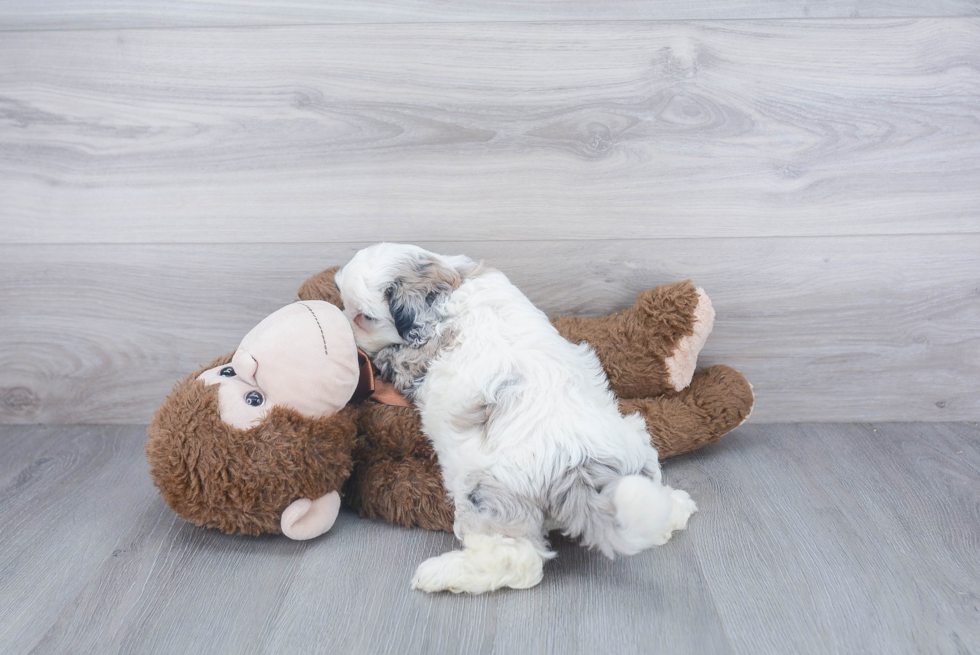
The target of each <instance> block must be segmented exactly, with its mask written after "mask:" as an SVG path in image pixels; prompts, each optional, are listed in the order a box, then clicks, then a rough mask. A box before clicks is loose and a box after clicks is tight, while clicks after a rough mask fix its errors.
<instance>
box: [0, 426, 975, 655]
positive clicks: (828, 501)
mask: <svg viewBox="0 0 980 655" xmlns="http://www.w3.org/2000/svg"><path fill="white" fill-rule="evenodd" d="M144 430H145V427H144V426H122V427H107V426H96V427H77V426H60V427H46V428H38V427H33V426H31V427H28V426H0V444H2V446H3V447H4V448H5V453H7V452H11V453H14V455H13V457H5V458H3V461H2V462H0V474H2V475H3V476H5V477H3V480H2V482H0V567H2V569H0V570H2V572H3V578H2V579H3V582H4V584H2V585H0V619H2V620H0V636H2V638H3V639H4V642H3V643H4V652H5V653H11V654H12V655H20V654H22V653H28V652H30V653H37V654H39V655H41V654H47V653H64V652H98V653H104V654H106V655H112V654H114V653H140V654H143V655H150V654H153V653H184V652H187V653H204V652H207V653H215V654H221V653H283V652H290V653H300V652H338V653H339V652H344V653H377V654H395V653H398V654H402V653H404V654H406V655H413V654H414V653H474V652H480V653H495V654H509V653H529V652H535V653H546V654H548V653H562V654H567V655H578V654H580V653H583V654H594V653H597V652H616V653H650V652H664V653H672V654H673V655H688V654H692V655H693V654H697V655H702V654H703V653H722V654H728V653H731V654H735V655H769V654H776V655H782V654H784V653H789V652H792V653H798V654H800V655H809V654H811V653H812V654H823V653H828V652H834V653H842V654H851V653H854V654H864V653H871V652H873V653H882V654H892V653H913V652H922V653H939V654H945V653H951V654H952V653H971V652H976V651H977V650H978V649H980V628H978V627H977V626H980V621H978V618H980V615H978V609H977V607H978V605H977V597H976V590H977V589H978V588H980V571H978V569H977V568H976V566H975V554H976V552H977V547H978V545H980V520H978V519H980V514H978V507H980V485H978V484H977V483H978V482H980V426H978V425H977V424H976V423H951V424H881V425H855V424H850V425H833V424H823V425H793V426H789V425H781V426H771V425H751V426H743V427H741V428H739V429H738V430H736V431H735V432H734V433H732V434H731V435H729V436H727V437H725V439H723V440H722V441H721V442H720V443H718V444H714V445H712V446H708V447H707V448H704V449H702V450H701V451H698V452H696V453H692V454H690V455H686V456H684V457H680V458H676V459H674V460H671V461H670V462H668V463H667V464H666V466H665V475H666V477H667V478H668V479H669V481H670V482H671V483H672V484H674V485H676V486H679V487H682V488H685V489H687V490H689V491H690V492H691V494H692V495H693V496H694V497H695V499H696V500H697V502H698V504H699V506H700V512H699V513H698V514H697V515H695V517H694V518H693V519H692V523H691V526H690V529H689V530H688V531H686V532H682V533H678V534H677V535H675V537H674V539H672V540H671V542H670V543H668V544H667V545H666V546H665V547H662V548H656V549H653V550H651V551H647V552H644V553H641V554H639V555H637V556H634V557H629V558H621V559H619V560H616V561H609V560H606V559H605V558H603V557H602V556H601V555H599V554H597V553H591V552H588V551H585V550H583V549H580V548H578V547H577V546H576V545H574V544H572V543H569V542H567V541H565V540H562V539H560V538H558V537H555V538H554V539H553V544H554V545H555V547H556V549H557V551H558V558H557V559H556V560H554V561H552V562H550V563H549V564H548V565H547V566H546V572H545V579H544V581H543V583H542V584H541V585H540V586H538V587H536V588H534V589H530V590H526V591H504V592H499V593H495V594H490V595H485V596H480V597H468V596H455V595H452V594H442V595H436V596H429V595H423V594H421V593H419V592H412V591H410V590H409V588H408V583H409V580H410V578H411V574H412V571H413V570H414V568H415V566H416V565H417V564H418V563H419V562H421V561H422V560H423V559H424V558H426V557H429V556H432V555H436V554H439V553H442V552H445V551H447V550H450V549H452V548H454V547H455V542H454V539H453V537H452V536H451V535H448V534H445V533H431V532H424V531H421V530H405V529H401V528H396V527H394V526H391V525H388V524H385V523H381V522H378V521H369V520H360V519H358V518H356V516H354V515H352V514H350V513H348V512H346V511H345V512H342V513H341V515H340V517H339V519H338V522H337V524H336V526H335V527H334V528H333V530H332V531H331V532H330V533H328V534H327V535H324V536H323V537H321V538H318V539H315V540H312V541H308V542H291V541H289V540H287V539H284V538H282V537H271V536H270V537H262V538H251V537H230V536H226V535H222V534H220V533H217V532H215V531H212V530H202V529H198V528H195V527H193V526H191V525H189V524H186V523H184V522H182V521H180V520H178V519H176V518H175V517H174V516H173V514H172V513H171V512H170V510H169V508H167V507H166V505H165V504H164V503H163V501H162V500H160V499H159V497H157V496H156V494H155V490H154V489H153V487H152V484H151V482H150V478H149V475H148V473H147V472H146V469H145V463H144V461H143V454H142V441H143V438H144ZM25 444H32V447H30V448H27V447H25ZM110 452H111V456H108V455H109V453H110ZM49 457H50V458H51V459H46V458H49ZM42 460H45V461H42ZM11 474H14V479H17V480H20V482H19V483H17V484H13V485H12V484H11V483H10V480H11V477H10V475H11ZM25 517H31V518H30V520H26V521H25Z"/></svg>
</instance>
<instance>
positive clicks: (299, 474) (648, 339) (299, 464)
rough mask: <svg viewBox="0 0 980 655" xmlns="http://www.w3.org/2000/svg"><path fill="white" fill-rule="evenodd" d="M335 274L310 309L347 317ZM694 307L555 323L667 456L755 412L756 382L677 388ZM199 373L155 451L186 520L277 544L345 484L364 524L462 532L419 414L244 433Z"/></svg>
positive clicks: (286, 422)
mask: <svg viewBox="0 0 980 655" xmlns="http://www.w3.org/2000/svg"><path fill="white" fill-rule="evenodd" d="M336 270H337V268H331V269H328V270H326V271H323V272H322V273H319V274H317V275H314V276H313V277H311V278H310V279H309V280H307V281H306V282H305V283H304V284H303V286H302V287H301V288H300V290H299V297H300V300H326V301H327V302H331V303H333V304H335V305H337V306H338V307H341V308H342V307H343V305H342V304H341V301H340V292H339V291H338V290H337V287H336V286H335V285H334V282H333V278H334V273H335V272H336ZM697 300H698V299H697V293H696V290H695V288H694V286H693V285H692V284H691V283H690V282H681V283H678V284H670V285H664V286H661V287H657V288H656V289H650V290H648V291H644V292H643V293H641V294H640V295H639V296H638V298H637V302H636V304H635V305H634V306H633V307H631V308H629V309H627V310H624V311H622V312H619V313H617V314H613V315H611V316H606V317H602V318H559V319H556V320H555V321H554V324H555V326H556V327H557V328H558V330H559V332H561V333H562V335H563V336H564V337H565V338H567V339H569V340H571V341H574V342H577V343H582V342H588V343H589V344H591V345H592V347H593V348H595V350H596V352H597V353H598V354H599V359H600V361H601V362H602V364H603V367H604V368H605V369H606V373H607V375H608V376H609V382H610V386H611V388H612V389H613V390H614V391H615V392H616V393H617V394H618V395H619V397H620V398H621V400H620V408H621V410H622V411H623V412H624V413H633V412H640V414H641V415H642V416H643V417H644V419H645V420H646V423H647V429H648V430H649V432H650V435H651V440H652V442H653V444H654V446H655V447H656V448H657V450H658V452H659V454H660V458H661V459H664V458H666V457H673V456H675V455H680V454H683V453H686V452H690V451H692V450H695V449H696V448H700V447H701V446H704V445H706V444H709V443H712V442H715V441H718V440H719V439H720V438H721V437H722V436H723V435H724V434H725V433H727V432H729V431H731V430H732V429H733V428H735V427H736V426H737V425H739V424H740V423H741V422H742V421H744V420H745V418H746V417H747V416H748V414H749V412H750V411H751V409H752V404H753V401H754V399H753V395H752V388H751V386H750V385H749V384H748V382H747V381H746V380H745V378H744V377H743V376H742V375H741V373H739V372H738V371H736V370H734V369H732V368H729V367H727V366H714V367H711V368H709V369H705V370H701V371H698V372H697V373H695V375H694V379H693V380H692V382H691V385H690V386H689V387H688V388H686V389H684V390H682V391H680V392H675V391H673V390H670V389H668V386H667V377H668V376H667V370H666V366H665V364H664V360H665V359H666V358H667V357H669V356H670V355H671V353H672V351H673V349H674V347H675V346H676V344H677V341H678V340H679V339H680V338H681V337H683V336H685V335H689V334H691V333H692V332H693V325H694V318H693V312H694V308H695V306H696V305H697ZM229 359H230V358H229V357H225V358H222V359H220V360H216V361H215V362H213V363H212V364H211V365H209V366H208V367H207V368H211V367H213V366H218V365H220V364H223V363H226V362H227V361H228V360H229ZM198 374H199V373H197V374H194V375H192V376H190V377H189V378H187V379H186V380H184V381H183V382H181V383H180V384H179V385H178V386H177V387H176V388H175V389H174V392H173V393H172V394H171V395H170V397H169V398H168V399H167V401H166V402H165V403H164V405H163V406H162V407H161V408H160V409H159V410H158V411H157V414H156V416H155V417H154V420H153V424H152V425H151V426H150V430H149V442H148V443H147V457H148V458H149V460H150V464H151V473H152V474H153V477H154V480H155V482H156V484H157V486H158V487H159V488H160V492H161V494H162V495H163V496H164V498H165V499H166V500H167V502H168V503H169V504H170V506H171V507H172V508H173V509H174V511H175V512H177V514H178V515H179V516H181V517H182V518H184V519H187V520H189V521H192V522H194V523H196V524H197V525H206V526H209V527H216V528H218V529H220V530H224V531H225V532H240V533H243V534H259V533H262V532H276V533H278V532H279V517H280V514H281V513H282V510H283V509H284V508H285V507H286V506H288V505H289V503H291V502H292V501H294V500H296V499H298V498H318V497H320V496H322V495H323V494H325V493H327V492H329V491H333V490H338V489H341V487H343V491H344V502H345V504H346V505H348V506H349V507H352V508H354V509H356V510H358V511H359V512H360V514H361V516H364V517H370V518H379V519H385V520H387V521H390V522H392V523H396V524H398V525H403V526H406V527H413V526H418V527H422V528H425V529H428V530H447V531H451V530H452V525H453V507H452V503H451V502H450V501H449V499H448V498H447V496H446V493H445V489H444V487H443V484H442V474H441V471H440V468H439V463H438V461H437V460H436V456H435V452H434V451H433V449H432V446H431V445H430V443H429V441H428V439H427V438H426V437H425V435H424V434H422V430H421V427H420V421H419V414H418V412H417V411H416V410H415V409H413V408H409V407H392V406H388V405H379V404H377V403H374V402H371V401H368V402H365V403H361V404H358V405H348V406H347V407H346V408H344V409H343V410H341V411H340V412H339V413H338V414H336V415H335V416H333V417H329V418H325V419H315V420H314V419H306V418H304V417H302V416H300V415H299V414H297V413H296V412H292V411H291V410H286V409H282V408H276V409H274V410H273V411H272V413H271V414H270V415H269V417H268V418H267V419H266V420H265V421H263V423H261V424H260V425H258V426H256V427H255V428H252V429H251V430H247V431H242V430H236V429H234V428H231V427H229V426H227V425H226V424H224V423H222V422H221V420H220V418H219V416H218V405H217V394H216V393H215V390H214V388H206V387H205V386H204V384H203V383H201V382H198V381H197V380H196V378H197V375H198ZM355 433H356V435H357V436H356V438H355ZM345 482H346V486H345Z"/></svg>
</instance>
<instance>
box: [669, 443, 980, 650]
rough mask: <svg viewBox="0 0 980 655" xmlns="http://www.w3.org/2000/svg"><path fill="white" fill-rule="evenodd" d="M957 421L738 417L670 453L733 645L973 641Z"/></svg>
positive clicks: (971, 464) (976, 631)
mask: <svg viewBox="0 0 980 655" xmlns="http://www.w3.org/2000/svg"><path fill="white" fill-rule="evenodd" d="M957 428H959V429H960V430H961V431H962V432H964V433H966V434H961V435H957V434H956V433H955V431H954V430H950V429H949V428H945V427H943V426H940V425H926V424H882V425H872V426H860V425H820V426H815V425H803V426H753V427H751V428H750V427H748V426H746V428H745V429H743V430H740V431H739V432H738V433H736V434H733V435H731V436H730V437H726V439H724V440H722V442H721V443H720V444H718V446H717V447H713V448H712V450H710V451H709V452H708V453H700V454H695V455H693V456H692V457H691V458H690V460H683V461H680V462H677V464H678V466H677V468H679V469H680V470H681V472H680V473H679V474H678V475H672V476H671V482H672V484H676V485H678V486H680V487H682V488H685V489H697V490H699V492H700V493H694V496H695V498H696V499H697V500H698V503H699V506H700V509H701V512H700V513H699V515H698V518H699V519H701V521H702V523H701V525H700V526H699V529H700V530H702V532H701V533H700V539H696V540H695V548H697V550H698V557H699V560H700V562H701V565H702V570H703V571H704V574H705V577H706V578H707V579H708V584H709V587H710V588H711V589H712V594H713V596H714V598H715V600H716V604H717V605H716V606H717V608H718V611H719V614H720V616H721V618H722V622H723V625H724V626H725V631H726V635H727V636H728V638H729V640H730V643H731V645H732V648H733V650H734V651H735V652H742V653H752V652H783V653H787V652H793V653H809V652H813V653H828V652H835V653H871V652H874V653H912V652H916V653H972V652H976V650H977V649H978V648H980V628H978V626H980V621H978V619H980V611H978V605H977V594H976V590H977V589H978V588H980V570H978V569H977V567H976V564H975V562H976V557H975V555H976V552H977V545H978V543H980V521H978V518H980V516H978V509H977V508H978V507H980V491H978V490H980V485H978V484H977V482H978V481H980V431H978V430H977V426H976V424H973V425H967V424H963V425H958V426H957ZM672 470H676V469H672ZM706 487H710V491H708V490H707V488H706ZM692 493H693V492H692ZM692 529H693V528H692Z"/></svg>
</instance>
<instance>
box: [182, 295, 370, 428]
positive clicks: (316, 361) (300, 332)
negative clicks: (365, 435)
mask: <svg viewBox="0 0 980 655" xmlns="http://www.w3.org/2000/svg"><path fill="white" fill-rule="evenodd" d="M227 366H231V367H232V368H233V369H234V371H235V375H234V376H232V377H227V376H222V375H221V374H220V373H221V371H222V370H223V369H224V368H226V367H227ZM359 374H360V370H359V368H358V365H357V347H356V346H355V345H354V334H353V332H351V327H350V323H348V322H347V319H346V318H344V315H343V313H341V311H340V310H339V309H337V307H335V306H334V305H331V304H330V303H328V302H324V301H322V300H308V301H303V302H296V303H293V304H291V305H287V306H286V307H283V308H282V309H280V310H278V311H276V312H273V313H272V314H270V315H269V316H267V317H266V318H265V319H263V320H262V322H260V323H259V324H258V325H256V326H255V327H254V328H252V330H251V331H250V332H249V333H248V334H246V335H245V338H244V339H242V343H241V345H239V346H238V350H236V351H235V355H234V357H233V358H232V360H231V363H230V364H226V365H225V366H218V367H215V368H212V369H209V370H207V371H205V372H204V373H202V374H201V375H200V376H199V377H198V379H200V380H203V381H204V382H205V383H206V384H218V385H220V387H219V389H218V407H219V409H220V412H221V419H222V420H223V421H224V422H225V423H228V424H229V425H231V426H233V427H236V428H239V429H242V430H246V429H248V428H250V427H253V426H255V425H257V424H258V423H259V422H260V421H261V420H262V419H263V418H265V416H266V414H268V413H269V411H270V410H271V409H272V407H273V406H275V405H281V406H284V407H289V408H292V409H295V410H296V411H298V412H300V413H301V414H304V415H306V416H310V417H318V416H324V415H330V414H334V413H336V412H337V411H338V410H340V409H341V408H343V407H344V405H346V404H347V402H348V401H349V400H350V398H351V396H352V395H353V394H354V389H355V388H356V387H357V380H358V377H359ZM252 391H256V392H258V393H259V394H261V396H262V404H261V405H258V406H253V405H249V404H248V403H247V402H246V401H245V398H246V396H248V394H249V392H252Z"/></svg>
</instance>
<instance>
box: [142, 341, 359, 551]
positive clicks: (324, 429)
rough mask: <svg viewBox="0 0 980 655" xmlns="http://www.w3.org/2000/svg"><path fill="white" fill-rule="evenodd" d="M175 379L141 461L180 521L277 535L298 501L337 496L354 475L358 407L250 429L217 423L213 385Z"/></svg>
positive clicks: (276, 413) (286, 417)
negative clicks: (283, 518) (147, 465)
mask: <svg viewBox="0 0 980 655" xmlns="http://www.w3.org/2000/svg"><path fill="white" fill-rule="evenodd" d="M229 361H231V356H230V355H228V356H225V357H222V358H219V359H217V360H215V361H214V362H212V363H211V364H210V365H208V366H207V367H205V368H204V369H201V371H198V372H197V373H195V374H193V375H191V376H189V377H187V378H186V379H184V380H183V381H181V382H180V383H179V384H178V385H177V386H176V387H175V388H174V390H173V392H172V393H171V394H170V397H169V398H167V400H166V402H165V403H164V404H163V406H162V407H160V409H158V410H157V412H156V415H155V416H154V417H153V422H152V423H151V424H150V428H149V430H148V432H147V435H148V440H147V444H146V457H147V459H148V460H149V462H150V474H151V475H152V476H153V481H154V483H155V484H156V486H157V488H158V489H159V490H160V494H161V495H162V496H163V498H164V499H165V500H166V501H167V503H168V504H169V505H170V507H171V508H173V510H174V511H175V512H176V513H177V515H178V516H180V517H181V518H183V519H186V520H188V521H191V522H192V523H194V524H196V525H201V526H207V527H211V528H218V529H219V530H222V531H224V532H230V533H236V532H237V533H241V534H250V535H259V534H262V533H265V532H273V533H278V532H279V531H280V528H279V518H280V516H281V515H282V512H283V510H284V509H286V507H287V506H288V505H289V504H290V503H291V502H293V501H294V500H296V499H298V498H319V497H320V496H323V495H324V494H327V493H329V492H331V491H340V490H341V488H342V487H343V485H344V483H345V482H346V481H347V479H348V477H349V476H350V473H351V470H352V469H353V461H352V459H351V452H352V451H353V449H354V442H355V438H356V435H357V426H356V414H357V408H356V407H353V406H350V407H345V408H344V409H343V410H341V411H340V412H338V413H336V414H334V415H333V416H330V417H326V418H320V419H308V418H306V417H305V416H302V415H301V414H299V413H298V412H295V411H293V410H291V409H286V408H284V407H274V408H273V409H272V411H271V412H270V413H269V416H268V417H267V418H266V420H264V421H263V422H262V423H260V424H259V425H257V426H255V427H254V428H252V429H250V430H239V429H237V428H233V427H231V426H230V425H228V424H227V423H224V422H223V421H222V420H221V417H220V415H219V411H218V393H217V387H216V386H210V387H209V386H205V384H204V383H203V382H201V381H200V380H198V379H197V377H198V375H200V374H201V373H202V372H203V371H204V370H207V369H208V368H213V367H215V366H220V365H222V364H227V363H228V362H229Z"/></svg>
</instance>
